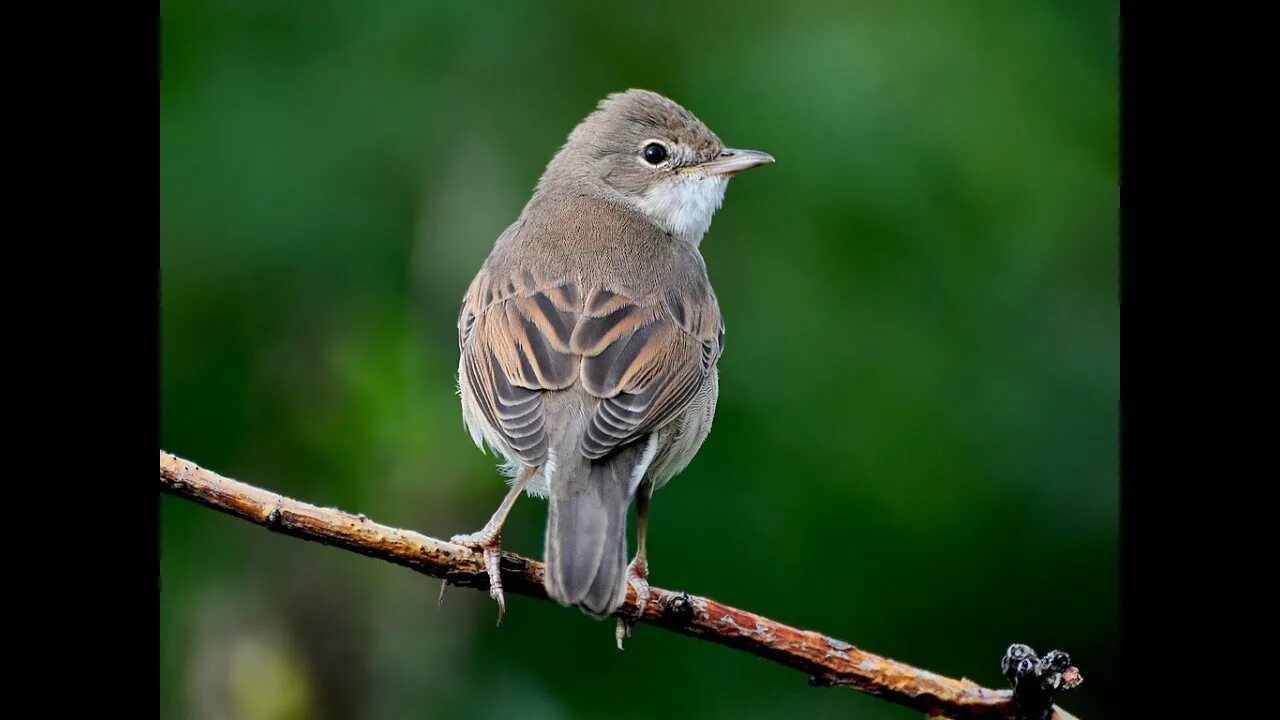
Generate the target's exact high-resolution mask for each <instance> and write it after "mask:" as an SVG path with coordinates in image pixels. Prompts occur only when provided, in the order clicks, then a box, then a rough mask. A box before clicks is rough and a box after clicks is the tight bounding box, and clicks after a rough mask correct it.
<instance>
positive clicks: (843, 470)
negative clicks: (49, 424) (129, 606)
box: [160, 0, 1119, 720]
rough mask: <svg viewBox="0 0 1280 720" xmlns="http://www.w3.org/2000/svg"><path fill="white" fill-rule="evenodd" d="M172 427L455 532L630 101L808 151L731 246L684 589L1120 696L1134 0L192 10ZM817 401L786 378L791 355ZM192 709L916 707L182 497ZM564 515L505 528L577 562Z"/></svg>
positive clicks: (943, 667)
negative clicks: (1063, 664)
mask: <svg viewBox="0 0 1280 720" xmlns="http://www.w3.org/2000/svg"><path fill="white" fill-rule="evenodd" d="M161 10H162V20H163V40H162V54H163V76H162V80H161V84H160V87H161V92H160V126H161V135H160V149H161V158H160V182H161V208H160V223H161V237H162V242H161V258H160V259H161V266H162V283H161V285H162V287H161V313H162V322H161V346H162V353H161V370H162V372H161V382H162V415H161V419H162V422H161V445H162V447H163V448H164V449H166V450H168V451H171V452H174V453H177V454H179V455H181V456H183V457H186V458H188V459H190V460H192V461H195V462H198V463H200V464H202V465H204V466H206V467H210V468H213V469H215V470H217V471H219V472H221V473H223V474H225V475H228V476H231V477H236V478H239V479H243V480H246V481H249V482H252V483H254V484H258V485H261V486H264V487H267V488H270V489H273V490H277V491H280V492H284V493H287V494H291V495H294V496H296V497H298V498H300V499H304V500H307V501H311V502H314V503H318V504H322V505H331V506H339V507H342V508H344V509H348V510H351V511H360V512H364V513H366V514H368V515H369V516H371V517H372V518H374V519H375V520H378V521H380V522H384V523H388V524H391V525H398V526H404V527H409V528H415V529H419V530H422V531H424V532H428V533H430V534H434V535H437V536H448V535H450V534H453V533H458V532H465V531H471V530H474V529H476V528H477V527H479V525H480V524H481V523H483V522H484V520H485V519H486V518H487V517H488V516H489V513H490V512H491V511H492V510H493V509H494V507H495V506H496V504H497V502H498V500H499V499H500V498H501V496H502V494H503V491H504V486H503V485H502V483H501V481H500V480H499V478H498V475H497V473H496V471H495V469H494V461H493V459H492V458H490V457H487V456H485V455H482V454H481V453H480V452H479V451H478V450H477V449H476V448H475V447H474V446H473V445H472V444H471V442H470V439H469V438H468V436H467V433H466V432H465V430H464V429H463V425H462V420H461V415H460V409H459V405H458V398H457V396H456V394H455V380H454V372H455V369H456V364H457V347H456V334H455V333H456V331H455V320H456V313H457V310H458V307H459V301H460V298H461V296H462V293H463V291H464V289H465V288H466V286H467V284H468V282H469V281H470V280H471V278H472V276H473V274H474V272H475V271H476V269H477V268H478V266H479V264H480V262H481V261H482V260H483V259H484V257H485V255H486V254H487V253H488V251H489V249H490V246H491V244H492V242H493V240H494V239H495V238H496V237H497V235H498V233H499V232H501V231H502V229H503V228H505V227H506V226H507V225H508V224H509V223H510V222H511V221H512V220H513V219H514V218H515V217H516V216H517V214H518V213H519V211H520V208H521V206H522V205H523V203H524V201H525V200H526V199H527V198H528V195H529V193H530V191H531V189H532V187H533V185H534V183H535V182H536V180H537V178H538V175H539V174H540V172H541V170H542V168H543V167H544V165H545V164H546V162H547V161H548V160H549V159H550V157H551V155H552V154H553V153H554V151H555V150H556V149H557V148H558V147H559V145H560V143H561V142H563V140H564V138H565V136H566V135H567V134H568V132H569V130H570V129H571V128H572V127H573V126H574V125H575V124H576V123H577V122H578V121H579V120H580V119H581V118H582V117H583V116H585V115H586V114H587V113H588V112H589V111H590V110H591V109H592V108H593V107H594V105H595V103H596V101H597V100H598V99H600V98H601V97H602V96H604V95H605V94H607V93H609V92H612V91H616V90H621V89H625V88H628V87H646V88H651V89H654V90H658V91H660V92H663V93H665V94H667V95H670V96H671V97H673V98H675V99H676V100H677V101H679V102H681V103H682V104H684V105H685V106H686V107H688V108H689V109H690V110H692V111H693V112H694V113H695V114H697V115H698V116H699V117H701V118H702V119H703V120H704V121H705V122H706V123H707V124H708V125H709V126H710V127H711V128H712V129H713V130H715V131H716V132H717V133H718V134H719V135H720V136H721V138H723V139H724V140H725V142H726V143H728V144H731V145H737V146H745V147H755V148H760V149H763V150H767V151H769V152H770V153H772V154H773V155H774V156H776V157H777V159H778V162H777V164H776V165H773V166H770V167H768V168H764V169H762V170H759V171H756V172H752V173H749V174H747V175H744V176H742V177H740V178H738V179H736V180H734V182H733V183H731V187H730V189H729V192H728V195H727V197H726V201H725V206H724V208H723V209H722V210H721V211H720V213H719V214H718V216H717V218H716V220H715V223H714V224H713V225H712V228H711V231H710V233H709V234H708V236H707V238H706V240H705V242H704V243H703V245H702V249H703V252H704V254H705V257H706V260H707V266H708V268H709V271H710V275H711V278H712V281H713V283H714V284H715V288H716V291H717V293H718V295H719V298H720V304H721V306H722V308H723V312H724V316H725V319H726V323H727V328H728V333H727V337H728V343H727V348H726V352H725V355H724V357H723V359H722V360H721V363H720V373H721V374H720V389H721V392H720V405H719V411H718V415H717V418H716V423H715V428H714V430H713V431H712V433H711V436H710V438H709V439H708V440H707V442H706V444H705V445H704V446H703V449H702V452H701V454H700V455H699V456H698V457H697V458H696V459H695V460H694V462H693V463H692V465H691V466H690V467H689V469H688V470H687V471H686V472H685V473H684V474H683V475H681V476H680V477H678V478H676V479H675V480H674V481H673V482H672V483H671V484H670V485H669V486H668V487H667V488H665V489H664V490H662V491H660V492H659V493H658V495H657V496H656V498H655V500H654V506H653V513H652V523H651V527H652V530H651V540H650V542H651V558H652V567H653V571H652V572H653V575H652V577H653V581H654V582H655V583H656V584H658V585H661V586H663V587H668V588H678V589H687V590H689V591H691V592H698V593H701V594H706V595H710V596H713V597H715V598H717V599H720V600H722V601H724V602H728V603H731V604H734V605H737V606H740V607H743V608H748V609H751V610H754V611H756V612H760V613H764V614H767V615H770V616H772V617H775V618H777V619H779V620H782V621H786V622H789V623H792V624H796V625H799V626H801V627H805V628H811V629H816V630H820V631H822V632H825V633H828V634H830V635H833V636H835V637H839V638H842V639H845V640H848V641H851V642H853V643H855V644H857V645H859V646H861V647H864V648H866V649H868V650H872V651H874V652H878V653H882V654H886V655H889V656H891V657H894V658H897V659H901V660H904V661H907V662H911V663H914V664H917V665H920V666H923V667H926V668H929V669H931V670H934V671H936V672H940V673H944V674H948V675H952V676H965V677H969V678H971V679H973V680H975V681H978V682H980V683H983V684H987V685H993V686H1002V685H1003V681H1002V680H1001V678H1000V674H999V667H998V661H999V658H1000V656H1001V654H1002V652H1003V651H1004V648H1005V647H1006V646H1007V645H1008V644H1009V643H1011V642H1025V643H1028V644H1031V645H1032V646H1034V647H1036V648H1037V649H1040V650H1047V649H1050V648H1061V649H1064V650H1067V651H1069V652H1071V653H1072V654H1073V655H1074V656H1075V658H1076V660H1077V662H1078V664H1079V665H1080V666H1081V668H1082V669H1083V671H1084V675H1085V678H1086V680H1085V684H1084V685H1083V686H1082V687H1081V689H1080V690H1079V691H1077V692H1076V693H1075V694H1073V695H1072V696H1070V697H1069V698H1068V699H1066V701H1065V702H1064V704H1065V705H1066V706H1067V707H1068V708H1069V709H1071V710H1073V711H1074V712H1076V713H1077V714H1079V715H1081V716H1082V717H1084V718H1089V719H1096V718H1109V717H1117V714H1116V712H1115V711H1114V709H1113V708H1114V706H1115V703H1116V699H1117V692H1118V684H1119V678H1118V669H1117V660H1118V650H1117V641H1118V601H1119V596H1118V572H1119V570H1118V477H1117V475H1118V471H1117V458H1118V405H1119V304H1118V297H1117V276H1118V268H1117V255H1118V254H1117V242H1118V238H1117V228H1118V150H1117V148H1118V121H1117V98H1118V87H1117V76H1118V71H1117V62H1118V61H1117V33H1118V25H1117V23H1118V20H1117V13H1118V9H1117V7H1116V5H1115V4H1114V3H1110V2H1056V3H1051V2H983V3H958V2H943V1H941V0H937V1H933V2H912V3H899V2H891V1H884V2H859V3H844V2H836V1H834V0H830V1H828V2H814V3H803V4H799V3H798V4H795V5H786V4H782V3H752V2H738V3H732V4H722V5H713V4H706V3H679V2H671V3H643V4H640V3H637V4H631V5H608V6H606V4H602V3H596V2H591V1H589V0H577V1H574V2H558V3H554V4H551V3H544V4H535V3H516V2H510V3H497V2H494V3H479V2H451V3H440V2H374V3H339V2H317V3H298V2H294V3H282V2H248V1H243V2H226V1H223V2H172V1H169V0H164V1H162V3H161ZM784 368H785V377H787V378H788V382H787V383H786V384H781V383H767V384H766V383H761V382H760V378H762V377H782V376H783V373H782V370H783V369H784ZM160 509H161V516H160V541H161V543H162V545H161V563H160V571H161V587H162V590H161V616H160V639H161V660H162V665H161V677H160V680H161V698H160V702H161V709H162V713H163V716H164V717H166V718H245V719H248V720H258V719H263V720H265V719H268V718H437V717H438V718H455V717H457V718H463V717H467V718H470V717H478V718H486V717H504V716H510V715H512V714H519V716H521V717H533V718H594V717H620V718H647V717H653V716H655V715H659V716H671V717H796V716H799V717H857V718H872V719H874V718H914V717H917V716H918V714H917V713H912V712H910V711H907V710H904V709H901V708H898V707H896V706H892V705H889V704H887V703H885V702H883V701H880V700H877V699H874V698H871V697H868V696H864V695H861V694H859V693H856V692H852V691H847V690H822V689H814V688H810V687H809V686H808V685H807V684H806V682H805V678H804V677H803V676H802V675H800V674H798V673H795V672H793V671H790V670H786V669H783V668H781V667H779V666H776V665H773V664H770V663H768V662H765V661H763V660H759V659H756V658H753V657H751V656H748V655H745V654H742V653H737V652H733V651H730V650H727V649H725V648H721V647H719V646H715V645H711V644H708V643H702V642H697V641H694V640H690V639H687V638H682V637H678V636H675V635H671V634H668V633H665V632H662V631H659V630H656V629H653V628H645V627H641V628H639V630H638V631H637V633H636V635H635V637H633V638H632V640H631V641H630V642H629V644H628V646H627V650H626V651H625V652H623V653H619V652H617V651H616V650H615V649H614V648H613V644H612V642H613V641H612V632H613V628H612V625H611V624H607V623H596V622H594V621H592V620H590V619H589V618H587V617H586V616H584V615H581V614H580V613H578V612H576V611H572V610H567V609H562V608H559V607H557V606H554V605H551V604H549V603H544V602H535V601H531V600H528V599H525V598H519V597H514V598H511V599H510V603H509V604H510V612H509V613H508V615H507V618H506V621H505V622H504V623H503V625H502V627H501V628H495V627H494V616H495V610H494V605H493V603H492V602H491V601H490V600H489V599H488V598H487V597H486V596H485V595H484V594H482V593H478V592H472V591H462V590H455V591H454V592H452V593H451V594H450V596H449V597H448V599H447V601H446V603H445V605H444V607H443V608H442V609H437V608H436V592H437V590H438V587H439V584H438V583H437V582H436V581H434V580H431V579H429V578H426V577H424V576H421V575H418V574H416V573H413V572H411V571H409V570H406V569H403V568H399V567H395V566H392V565H389V564H385V563H381V562H376V561H372V560H369V559H366V558H362V557H359V556H356V555H353V554H351V553H346V552H342V551H339V550H335V549H331V548H326V547H323V546H320V545H316V544H310V543H304V542H300V541H298V540H294V539H290V538H286V537H281V536H277V535H273V534H271V533H268V532H266V531H264V530H262V529H260V528H256V527H253V526H251V525H249V524H247V523H244V522H242V521H238V520H234V519H231V518H228V517H225V516H222V515H219V514H216V513H213V512H210V511H208V510H204V509H201V508H199V507H196V506H194V505H192V504H190V503H187V502H184V501H181V500H177V499H174V498H171V497H165V498H163V499H162V501H161V506H160ZM544 512H545V506H544V504H543V503H542V502H541V501H538V500H527V499H526V500H524V501H522V502H521V503H520V504H519V505H518V506H517V509H516V511H515V513H514V514H513V516H512V518H511V521H510V523H509V524H508V529H507V532H506V533H505V536H504V540H505V543H506V545H507V547H509V548H510V549H512V550H515V551H519V552H523V553H526V554H532V555H540V554H541V550H542V548H541V545H542V532H543V521H544Z"/></svg>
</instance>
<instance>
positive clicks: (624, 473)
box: [546, 442, 651, 617]
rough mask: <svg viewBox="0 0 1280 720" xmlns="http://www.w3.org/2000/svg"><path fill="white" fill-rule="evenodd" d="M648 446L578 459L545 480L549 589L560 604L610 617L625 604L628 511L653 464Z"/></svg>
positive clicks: (631, 447)
mask: <svg viewBox="0 0 1280 720" xmlns="http://www.w3.org/2000/svg"><path fill="white" fill-rule="evenodd" d="M647 444H648V443H644V442H641V443H636V444H635V445H632V446H629V447H626V448H623V449H622V450H620V451H619V452H617V453H615V454H613V455H610V456H608V457H605V458H602V459H600V460H587V459H586V458H582V457H581V456H580V455H578V462H576V463H572V464H571V463H565V464H563V465H560V466H557V467H556V469H555V471H554V472H553V473H552V476H551V477H549V478H548V479H547V484H548V487H549V490H550V497H549V498H548V499H549V503H548V511H547V539H546V563H547V576H546V589H547V595H549V596H550V597H551V599H553V600H555V601H556V602H559V603H560V604H562V605H577V606H578V607H580V608H582V609H583V610H584V611H585V612H587V613H588V614H590V615H593V616H595V617H607V616H609V615H611V614H613V612H614V611H615V610H617V609H618V607H619V606H620V605H622V602H623V600H625V599H626V596H627V581H626V575H627V507H628V506H629V505H630V504H631V498H632V497H633V495H634V493H635V479H636V476H637V474H639V475H642V474H643V473H644V471H645V469H646V468H645V467H643V465H647V464H648V460H649V459H651V454H650V453H647V452H645V449H646V448H645V446H646V445H647ZM570 455H571V456H572V455H576V453H572V454H570ZM637 471H638V472H637Z"/></svg>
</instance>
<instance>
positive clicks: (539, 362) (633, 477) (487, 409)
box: [457, 90, 773, 627]
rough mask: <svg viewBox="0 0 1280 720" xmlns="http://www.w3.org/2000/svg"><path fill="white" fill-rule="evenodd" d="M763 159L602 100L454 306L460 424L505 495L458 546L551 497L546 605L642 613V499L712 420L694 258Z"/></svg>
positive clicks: (655, 109)
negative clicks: (628, 603) (518, 506)
mask: <svg viewBox="0 0 1280 720" xmlns="http://www.w3.org/2000/svg"><path fill="white" fill-rule="evenodd" d="M772 160H773V159H772V158H771V157H769V156H768V155H766V154H764V153H759V152H755V151H747V150H732V149H726V148H725V147H724V146H723V144H722V143H721V142H720V140H719V138H717V137H716V136H715V134H714V133H712V132H711V131H710V130H709V129H707V127H706V126H705V125H703V124H702V123H701V122H700V121H699V120H698V119H697V118H695V117H694V116H693V115H692V114H691V113H689V112H688V111H687V110H685V109H684V108H682V107H680V106H679V105H677V104H676V103H674V102H672V101H671V100H668V99H667V98H664V97H662V96H660V95H657V94H655V93H651V92H647V91H640V90H631V91H628V92H626V93H620V94H615V95H610V96H609V97H608V98H606V99H605V100H603V101H602V102H601V103H600V105H599V107H598V108H597V109H596V111H595V112H594V113H592V114H591V115H590V116H588V117H587V118H586V119H585V120H584V121H583V122H582V123H581V124H580V125H579V126H578V127H577V128H576V129H575V130H574V131H573V133H572V134H570V136H569V139H568V141H567V142H566V143H565V145H564V147H563V148H561V150H560V152H559V153H557V155H556V156H555V158H554V159H553V160H552V161H551V163H550V164H549V165H548V167H547V169H546V172H545V173H544V174H543V177H542V179H541V180H540V181H539V183H538V187H537V189H536V190H535V192H534V194H533V197H532V198H531V199H530V201H529V203H528V204H527V205H526V206H525V208H524V211H523V212H522V213H521V215H520V218H519V219H518V220H516V222H514V223H513V224H512V225H511V226H510V227H508V228H507V230H506V231H505V232H503V233H502V235H501V236H500V237H499V238H498V240H497V242H496V243H495V245H494V248H493V251H492V252H491V253H490V255H489V257H488V259H487V260H486V261H485V263H484V265H483V266H482V267H481V269H480V272H479V274H478V275H477V276H476V278H475V280H474V281H473V282H472V283H471V287H470V289H469V290H468V291H467V294H466V297H465V299H464V301H463V305H462V312H461V314H460V316H459V320H458V340H459V347H460V350H461V355H462V357H461V361H460V364H459V389H460V394H461V396H462V407H463V417H464V420H465V422H466V425H467V427H468V429H469V430H470V432H471V434H472V436H473V438H474V439H475V440H476V442H477V444H485V443H487V444H488V445H489V446H490V447H492V448H494V449H495V450H496V451H497V452H499V453H500V454H501V455H502V456H503V457H504V458H505V459H506V460H507V463H508V469H509V470H510V473H511V475H512V477H513V479H514V482H513V486H512V489H511V492H510V493H509V494H508V498H507V500H505V501H504V503H503V505H502V507H500V508H499V511H498V512H497V513H495V515H494V517H493V518H492V519H491V520H490V522H489V524H488V525H486V527H485V529H484V530H482V531H481V532H480V533H476V534H473V535H470V536H462V537H459V538H458V539H457V540H458V541H459V542H464V543H466V544H468V545H471V546H473V547H477V548H481V549H484V550H485V552H486V554H487V555H492V553H496V550H497V534H498V531H499V530H500V529H501V525H502V522H503V520H504V519H505V516H506V513H507V511H509V510H510V505H511V503H512V502H514V499H515V497H516V496H517V495H518V494H519V493H520V492H521V491H522V490H523V489H525V488H526V487H527V489H528V491H529V492H530V493H531V494H536V495H544V496H547V497H548V499H549V509H548V520H547V532H546V565H547V575H546V589H547V593H548V595H550V596H551V597H552V598H553V599H555V600H557V601H559V602H561V603H563V604H566V605H578V606H579V607H581V608H582V609H583V610H585V611H586V612H588V613H590V614H592V615H595V616H600V617H603V616H607V615H609V614H612V613H613V612H614V611H615V610H616V609H617V608H618V606H619V605H620V604H621V603H622V601H623V599H624V598H625V596H626V590H627V582H628V579H630V580H631V581H632V582H633V583H635V584H636V585H637V592H638V593H640V594H641V600H642V601H643V600H644V599H645V597H646V596H647V588H648V585H647V582H646V575H647V563H646V561H645V557H644V532H645V519H646V517H647V507H648V498H649V495H650V494H651V493H652V491H653V490H654V489H655V488H657V487H660V486H662V485H663V484H664V483H666V482H667V481H668V480H670V479H671V477H672V476H673V475H675V474H676V473H678V472H680V471H681V470H682V469H683V468H684V467H685V466H686V465H687V464H688V463H689V461H690V460H691V459H692V457H693V455H694V454H695V453H696V452H697V450H698V448H699V447H700V446H701V444H702V441H703V440H704V439H705V438H706V436H707V433H708V432H709V431H710V427H711V418H712V415H713V414H714V411H715V402H716V393H717V378H716V361H717V360H718V359H719V357H720V354H721V352H722V351H723V349H724V325H723V322H722V320H721V315H720V308H719V305H718V304H717V302H716V296H715V293H714V292H713V291H712V289H711V283H710V281H709V280H708V278H707V271H706V266H705V265H704V264H703V261H702V256H701V254H700V253H699V252H698V244H699V242H700V241H701V239H702V235H703V234H704V233H705V232H706V230H707V227H708V226H709V225H710V222H711V216H712V215H713V214H714V213H715V211H716V209H717V208H718V207H719V206H720V202H721V199H722V198H723V194H724V189H725V186H726V184H727V183H728V179H729V177H730V176H731V175H732V174H734V173H736V172H739V171H741V170H745V169H748V168H750V167H755V166H757V165H761V164H765V163H767V162H772ZM637 493H639V494H640V501H639V506H638V507H639V510H640V512H639V513H638V517H639V528H638V536H639V538H638V544H639V548H638V552H637V557H636V561H635V562H634V563H632V566H631V569H630V572H628V567H627V561H626V554H627V543H626V516H627V508H628V507H629V505H630V503H631V502H632V500H633V499H634V498H636V497H637ZM491 567H494V568H496V562H494V563H491ZM498 580H499V578H498V577H497V576H496V574H495V575H494V577H493V578H492V584H493V585H495V586H497V588H496V593H494V592H493V591H492V590H491V594H494V597H495V599H497V600H499V602H500V604H501V603H502V597H501V589H500V585H498ZM643 604H644V603H643V602H641V607H643ZM620 627H621V626H620Z"/></svg>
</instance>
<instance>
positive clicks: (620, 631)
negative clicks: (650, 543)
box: [613, 558, 649, 650]
mask: <svg viewBox="0 0 1280 720" xmlns="http://www.w3.org/2000/svg"><path fill="white" fill-rule="evenodd" d="M637 559H638V558H637ZM627 584H628V585H630V586H631V587H633V588H635V591H636V614H635V617H634V618H618V627H617V628H616V629H615V630H614V633H613V636H614V639H615V640H616V641H617V643H618V649H619V650H621V649H622V641H623V640H625V639H627V638H629V637H631V628H633V627H635V624H636V621H637V620H639V619H640V618H641V617H643V616H644V611H645V608H647V607H648V606H649V567H648V563H644V562H639V563H637V562H636V561H635V560H632V561H631V564H630V565H628V566H627Z"/></svg>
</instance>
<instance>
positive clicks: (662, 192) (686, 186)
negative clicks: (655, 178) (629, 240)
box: [637, 172, 729, 247]
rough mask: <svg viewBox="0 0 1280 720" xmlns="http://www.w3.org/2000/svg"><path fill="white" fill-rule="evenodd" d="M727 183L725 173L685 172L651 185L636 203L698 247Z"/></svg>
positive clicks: (645, 211) (664, 227) (646, 213)
mask: <svg viewBox="0 0 1280 720" xmlns="http://www.w3.org/2000/svg"><path fill="white" fill-rule="evenodd" d="M728 184H729V178H728V176H725V175H704V174H701V173H696V172H691V173H684V174H681V175H678V176H676V178H675V179H673V180H671V181H670V182H664V183H659V184H658V185H656V186H654V187H653V188H652V189H650V190H649V192H647V193H645V195H644V196H643V197H642V198H640V200H639V201H638V202H637V205H638V206H639V208H640V212H642V213H644V214H645V215H646V216H648V217H649V218H650V219H651V220H653V221H654V222H655V223H657V224H658V225H659V226H660V227H662V228H663V229H664V230H666V231H667V232H669V233H671V234H672V235H675V236H676V237H678V238H680V239H682V240H684V241H685V242H687V243H689V244H691V245H693V246H694V247H697V246H698V243H700V242H702V236H703V235H705V234H706V232H707V228H709V227H711V218H712V216H714V215H715V214H716V210H719V209H720V203H722V202H724V191H725V188H726V187H727V186H728Z"/></svg>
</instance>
